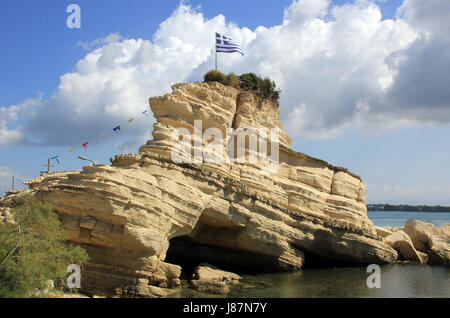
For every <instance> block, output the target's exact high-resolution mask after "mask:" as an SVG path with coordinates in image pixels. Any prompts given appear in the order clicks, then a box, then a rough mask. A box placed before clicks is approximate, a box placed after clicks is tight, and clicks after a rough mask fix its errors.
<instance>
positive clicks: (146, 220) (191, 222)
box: [0, 83, 397, 297]
mask: <svg viewBox="0 0 450 318" xmlns="http://www.w3.org/2000/svg"><path fill="white" fill-rule="evenodd" d="M172 89H173V92H172V93H171V94H167V95H165V96H163V97H154V98H151V99H150V107H151V109H152V111H153V114H154V116H155V118H156V120H157V121H156V123H155V124H154V127H153V128H154V129H153V140H149V141H148V142H147V143H146V145H144V146H142V147H141V148H140V150H139V153H138V154H129V155H124V154H121V155H118V156H115V157H114V158H111V163H112V165H111V166H108V165H96V166H86V167H84V168H83V169H82V170H79V171H69V172H59V173H55V174H50V175H48V176H46V177H43V178H42V180H39V182H37V183H34V184H32V185H30V186H31V189H30V190H26V191H22V192H19V193H14V194H11V195H9V196H7V197H6V198H3V199H1V200H0V206H14V205H18V204H23V203H24V202H26V201H27V200H30V199H33V198H36V199H39V200H43V201H46V202H51V203H52V204H53V205H54V209H55V211H56V212H57V213H58V214H59V216H60V219H61V221H62V226H63V231H64V233H65V234H66V235H67V236H68V238H69V240H70V241H71V242H73V243H74V244H80V245H82V246H84V247H85V248H86V249H87V252H88V253H89V256H90V257H91V260H90V262H89V263H88V264H87V266H85V268H84V269H83V275H82V289H83V290H84V291H86V292H88V293H90V294H106V295H128V296H152V297H153V296H158V295H162V294H164V293H163V292H162V290H163V289H162V288H173V287H176V286H178V285H179V284H180V281H179V277H180V273H181V268H180V266H178V265H175V264H169V263H167V262H165V258H166V253H167V251H168V249H169V247H170V241H171V240H172V239H174V238H177V239H180V238H181V239H183V238H185V239H186V240H187V241H189V242H191V243H193V244H197V245H198V246H207V247H217V249H212V250H213V253H215V254H214V255H213V257H215V258H221V259H223V260H224V261H225V262H226V260H227V259H226V257H224V255H226V253H228V252H223V253H224V254H221V253H222V251H229V252H232V253H234V254H233V255H234V260H236V259H238V258H237V257H236V255H244V256H245V255H248V256H249V257H247V259H250V258H251V259H254V260H257V261H256V262H255V265H252V263H251V262H249V263H248V266H249V267H251V268H252V267H253V266H254V267H259V268H258V269H262V270H266V271H280V270H297V269H300V268H301V267H302V266H303V264H304V263H305V262H308V254H309V253H313V254H314V255H316V256H320V257H324V259H326V258H328V259H333V260H339V261H345V262H353V263H356V264H372V263H378V264H382V263H388V262H393V261H395V260H396V259H397V252H396V251H395V250H394V249H392V248H391V247H390V246H389V245H387V244H386V243H384V242H383V241H382V238H381V237H380V236H379V235H377V232H376V229H375V227H374V226H373V224H372V222H371V221H370V220H369V218H368V217H367V210H366V206H365V201H364V195H365V187H364V185H363V183H362V181H361V179H360V177H358V176H357V175H354V174H352V173H350V172H348V171H347V170H346V169H344V168H340V167H334V166H332V165H330V164H328V163H327V162H325V161H322V160H319V159H315V158H312V157H309V156H307V155H305V154H302V153H297V152H295V151H293V150H291V149H290V143H291V140H290V138H289V137H288V136H287V135H286V134H285V133H284V132H283V131H282V130H281V132H280V139H279V143H280V148H279V162H280V164H279V166H278V169H277V170H276V171H275V172H274V173H262V170H261V167H262V166H263V165H264V164H259V163H251V162H242V163H239V162H223V163H214V162H213V163H211V162H206V161H204V160H200V161H195V162H192V163H182V164H177V163H175V162H174V161H173V160H172V157H171V151H172V150H173V149H174V146H175V145H177V144H179V139H178V138H177V136H175V137H174V135H173V132H174V130H175V129H176V128H185V129H187V130H189V131H190V132H194V121H195V120H201V121H202V127H201V132H203V133H204V132H205V131H206V130H207V129H208V128H217V129H218V130H220V131H222V132H223V133H224V136H225V132H226V129H227V128H230V127H232V126H233V127H234V128H249V127H251V128H282V125H281V122H280V119H279V111H278V108H277V107H275V106H274V105H273V104H271V103H270V102H268V101H262V102H261V99H260V98H258V97H256V96H255V95H253V94H251V93H248V92H242V91H240V90H237V89H234V88H231V87H227V86H224V85H221V84H218V83H182V84H177V85H174V86H173V87H172ZM208 142H209V140H207V139H203V140H200V146H198V145H195V144H194V147H195V148H196V149H197V150H199V147H200V148H201V147H202V146H208ZM224 142H227V141H226V140H225V141H224ZM193 151H195V150H193ZM210 153H214V155H217V152H216V151H215V150H214V151H211V152H210ZM230 255H231V254H230ZM250 256H251V257H250ZM230 259H231V258H230ZM245 259H246V257H243V258H242V260H245ZM256 263H257V264H256Z"/></svg>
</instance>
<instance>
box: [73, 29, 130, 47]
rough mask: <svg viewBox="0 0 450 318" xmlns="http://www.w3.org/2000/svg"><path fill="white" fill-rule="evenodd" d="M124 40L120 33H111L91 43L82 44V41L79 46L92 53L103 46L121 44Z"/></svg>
mask: <svg viewBox="0 0 450 318" xmlns="http://www.w3.org/2000/svg"><path fill="white" fill-rule="evenodd" d="M122 39H123V37H122V36H121V35H120V34H119V33H118V32H116V33H111V34H109V35H107V36H105V37H103V38H98V39H95V40H94V41H91V42H87V43H86V42H82V41H78V45H79V46H81V47H82V48H84V49H85V50H86V51H90V50H92V49H93V48H96V47H99V46H102V45H107V44H111V43H114V42H120V41H121V40H122Z"/></svg>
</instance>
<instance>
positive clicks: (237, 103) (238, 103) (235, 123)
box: [231, 93, 242, 129]
mask: <svg viewBox="0 0 450 318" xmlns="http://www.w3.org/2000/svg"><path fill="white" fill-rule="evenodd" d="M241 94H242V93H239V94H238V95H237V97H236V111H235V113H234V117H233V122H232V123H231V128H233V129H236V128H237V126H238V122H237V120H238V116H239V112H240V108H241V102H240V101H241Z"/></svg>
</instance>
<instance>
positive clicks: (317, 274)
mask: <svg viewBox="0 0 450 318" xmlns="http://www.w3.org/2000/svg"><path fill="white" fill-rule="evenodd" d="M368 216H369V218H370V219H371V220H372V222H373V223H374V224H375V225H377V226H392V227H398V226H403V225H404V224H405V222H406V221H407V220H409V219H419V220H424V221H426V222H430V223H432V224H434V225H436V226H440V225H442V224H444V223H450V213H444V212H442V213H428V212H427V213H423V212H403V211H393V212H384V211H382V212H368ZM366 270H367V268H366V267H364V266H362V267H346V268H326V269H303V270H301V271H298V272H295V273H276V274H264V275H252V276H245V275H244V276H243V281H242V283H241V284H240V285H239V287H236V288H234V289H232V291H231V292H230V293H229V294H228V295H226V297H231V298H232V297H243V298H246V297H249V298H267V297H275V298H285V297H289V298H298V297H307V298H309V297H388V298H391V297H393V298H395V297H408V298H409V297H433V298H435V297H438V298H450V268H446V267H442V266H428V265H419V264H389V265H383V266H381V276H380V282H381V286H380V288H372V289H371V288H368V287H367V278H368V277H369V275H370V273H367V272H366ZM172 297H189V298H191V297H192V298H196V297H225V296H224V295H222V296H219V295H213V294H206V293H200V292H197V291H195V290H193V289H190V288H182V289H180V291H179V292H177V293H176V294H174V295H172Z"/></svg>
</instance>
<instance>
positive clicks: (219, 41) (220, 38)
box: [216, 32, 244, 55]
mask: <svg viewBox="0 0 450 318" xmlns="http://www.w3.org/2000/svg"><path fill="white" fill-rule="evenodd" d="M216 52H221V53H233V52H237V53H240V54H242V55H244V52H242V50H241V48H240V47H239V45H237V44H236V43H235V42H233V40H231V39H230V38H229V37H227V36H224V35H221V34H219V33H217V32H216Z"/></svg>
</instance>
